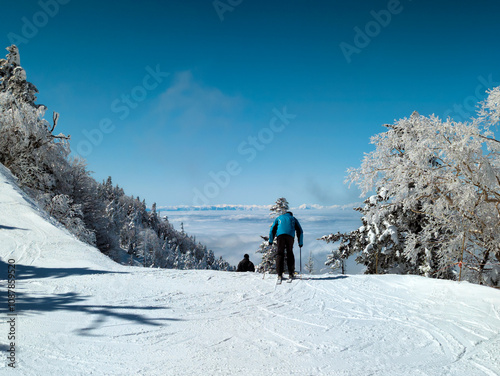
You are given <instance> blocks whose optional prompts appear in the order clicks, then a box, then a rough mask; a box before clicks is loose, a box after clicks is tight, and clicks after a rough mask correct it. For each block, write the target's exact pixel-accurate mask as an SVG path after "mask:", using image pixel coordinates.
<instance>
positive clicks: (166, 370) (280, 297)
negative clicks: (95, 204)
mask: <svg viewBox="0 0 500 376" xmlns="http://www.w3.org/2000/svg"><path fill="white" fill-rule="evenodd" d="M0 169H1V171H0V258H1V262H0V266H1V268H0V273H1V274H0V280H1V281H0V282H1V287H2V295H1V299H2V302H1V305H0V319H1V321H0V322H1V324H0V350H1V355H2V360H1V361H0V373H1V374H5V375H9V374H12V375H50V376H54V375H203V376H207V375H240V374H241V375H301V376H304V375H353V376H354V375H356V376H358V375H384V376H385V375H395V376H401V375H403V376H404V375H439V376H441V375H453V376H456V375H464V376H466V375H467V376H471V375H487V376H493V375H499V374H500V335H499V334H500V291H498V290H494V289H491V288H488V287H482V286H477V285H471V284H469V283H456V282H450V281H440V280H431V279H425V278H421V277H416V276H395V275H383V276H364V275H350V276H330V275H322V276H313V277H311V279H302V280H301V279H297V280H294V281H293V283H291V284H286V283H285V284H283V285H281V286H279V288H276V278H275V276H266V278H265V279H262V275H259V274H255V273H229V272H216V271H177V270H157V269H143V268H136V267H125V266H120V265H117V264H114V263H113V262H112V261H110V260H108V259H107V258H106V257H105V256H103V255H102V254H100V253H99V252H98V251H97V250H95V249H94V248H91V247H88V246H86V245H84V244H82V243H80V242H78V241H77V240H75V239H74V238H73V237H72V236H71V235H69V234H68V233H67V232H66V231H65V230H63V229H61V228H58V227H57V226H54V225H53V224H51V223H50V222H49V221H48V220H47V218H46V216H44V215H43V213H41V212H40V211H39V210H38V209H37V207H36V205H33V204H32V203H30V202H29V201H28V200H27V199H26V197H25V195H24V194H23V193H22V192H20V190H19V189H18V188H17V187H16V185H15V182H14V180H13V179H12V178H11V177H10V175H9V173H8V172H7V171H6V170H5V169H3V167H1V166H0ZM9 260H14V261H15V265H16V266H15V271H16V273H15V292H16V301H15V314H16V315H17V316H15V326H14V330H15V337H16V338H15V346H14V350H15V352H14V358H15V363H14V365H15V366H16V368H15V369H11V367H9V366H8V364H9V362H10V361H9V360H8V357H9V354H10V351H11V347H10V346H11V345H10V343H9V341H8V339H7V337H8V335H9V333H10V330H11V324H10V323H9V319H10V318H11V316H8V314H9V311H8V308H9V306H8V304H7V296H6V290H7V288H6V287H7V283H6V280H7V269H8V266H7V265H8V264H9Z"/></svg>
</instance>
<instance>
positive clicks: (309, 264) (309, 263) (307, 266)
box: [304, 251, 314, 274]
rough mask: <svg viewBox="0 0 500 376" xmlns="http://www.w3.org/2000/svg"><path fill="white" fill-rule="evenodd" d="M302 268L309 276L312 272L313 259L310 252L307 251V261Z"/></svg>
mask: <svg viewBox="0 0 500 376" xmlns="http://www.w3.org/2000/svg"><path fill="white" fill-rule="evenodd" d="M304 268H305V269H306V270H307V272H308V273H309V274H312V272H313V271H314V258H313V255H312V252H311V251H309V258H308V259H307V262H306V264H305V266H304Z"/></svg>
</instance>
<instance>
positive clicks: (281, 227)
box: [269, 212, 304, 283]
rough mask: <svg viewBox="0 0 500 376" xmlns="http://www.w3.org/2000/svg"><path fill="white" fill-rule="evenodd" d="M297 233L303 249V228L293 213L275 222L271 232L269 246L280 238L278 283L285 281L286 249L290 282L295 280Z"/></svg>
mask: <svg viewBox="0 0 500 376" xmlns="http://www.w3.org/2000/svg"><path fill="white" fill-rule="evenodd" d="M295 233H297V239H298V241H299V247H301V248H302V245H303V244H304V239H303V235H304V232H303V231H302V227H301V226H300V223H299V221H298V220H297V218H295V217H294V216H293V213H292V212H286V213H285V214H282V215H280V216H279V217H278V218H276V219H275V220H274V223H273V224H272V226H271V230H270V231H269V245H270V246H271V245H272V244H273V240H274V237H275V236H277V237H278V253H277V256H276V273H278V282H279V283H280V282H281V280H282V279H283V266H284V265H283V264H284V258H285V248H286V258H287V266H288V273H289V275H290V280H292V279H293V276H294V272H295V257H294V255H293V242H294V239H295Z"/></svg>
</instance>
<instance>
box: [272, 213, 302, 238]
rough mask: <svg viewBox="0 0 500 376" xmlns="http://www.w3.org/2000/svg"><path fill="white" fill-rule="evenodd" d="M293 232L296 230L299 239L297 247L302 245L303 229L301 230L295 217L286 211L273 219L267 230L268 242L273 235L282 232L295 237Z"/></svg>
mask: <svg viewBox="0 0 500 376" xmlns="http://www.w3.org/2000/svg"><path fill="white" fill-rule="evenodd" d="M295 232H297V239H299V247H302V245H303V244H304V239H303V235H304V231H302V227H301V226H300V223H299V221H298V220H297V218H295V217H294V216H293V215H292V213H291V212H286V213H285V214H283V215H280V216H279V217H278V218H276V219H275V220H274V223H273V224H272V226H271V230H270V231H269V244H272V243H273V240H274V237H275V236H280V235H283V234H287V235H290V236H291V237H293V238H295Z"/></svg>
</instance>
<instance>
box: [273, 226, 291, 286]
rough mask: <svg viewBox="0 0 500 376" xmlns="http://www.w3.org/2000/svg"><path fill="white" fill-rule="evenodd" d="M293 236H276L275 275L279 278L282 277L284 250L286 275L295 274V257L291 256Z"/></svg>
mask: <svg viewBox="0 0 500 376" xmlns="http://www.w3.org/2000/svg"><path fill="white" fill-rule="evenodd" d="M293 241H294V238H293V236H290V235H287V234H283V235H280V236H278V253H277V256H276V273H278V275H279V276H282V275H283V267H284V263H285V249H286V265H287V266H288V273H290V274H291V275H293V273H294V272H295V256H294V255H293Z"/></svg>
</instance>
